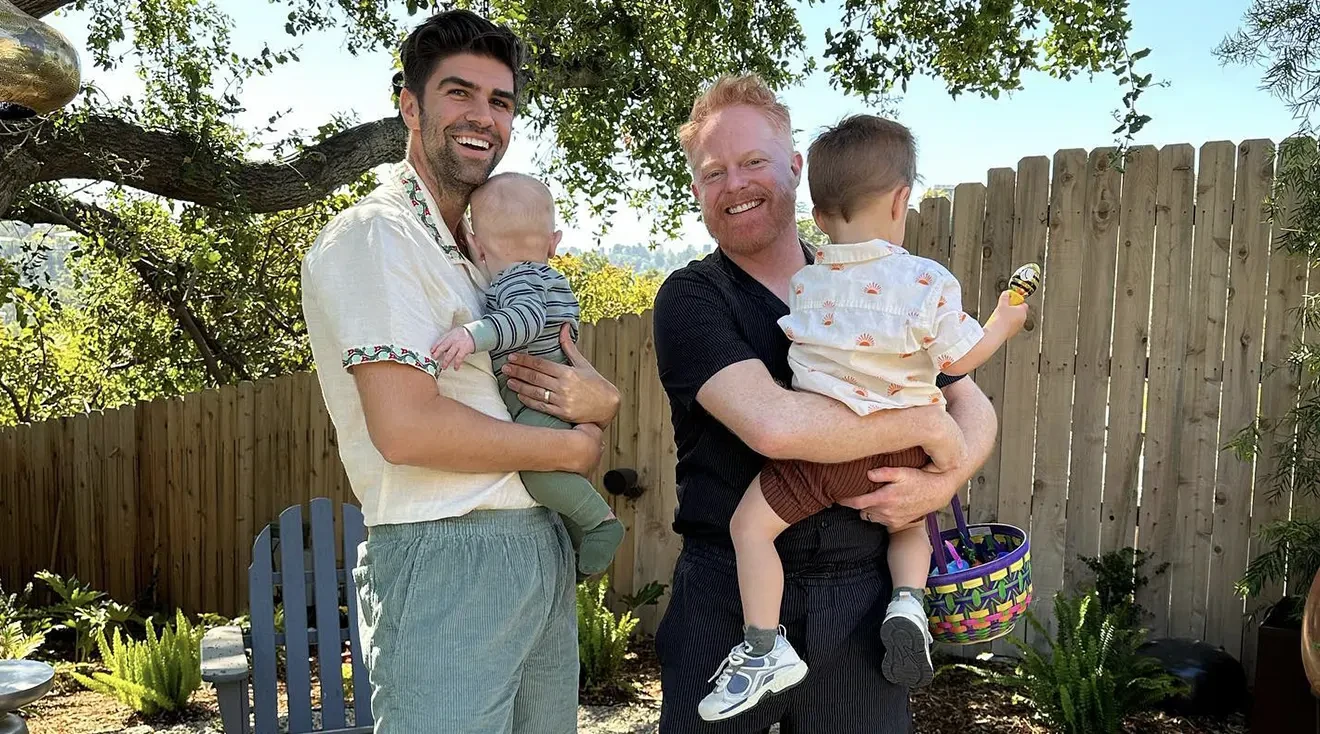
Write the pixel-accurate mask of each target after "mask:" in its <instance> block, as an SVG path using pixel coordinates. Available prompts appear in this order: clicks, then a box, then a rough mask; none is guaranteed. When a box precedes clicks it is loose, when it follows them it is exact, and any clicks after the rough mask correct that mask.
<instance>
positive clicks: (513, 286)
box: [431, 263, 550, 369]
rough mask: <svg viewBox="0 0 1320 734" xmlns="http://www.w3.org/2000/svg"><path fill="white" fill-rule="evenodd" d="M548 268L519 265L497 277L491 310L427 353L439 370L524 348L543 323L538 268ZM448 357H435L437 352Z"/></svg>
mask: <svg viewBox="0 0 1320 734" xmlns="http://www.w3.org/2000/svg"><path fill="white" fill-rule="evenodd" d="M548 267H550V266H549V265H542V264H540V263H520V264H518V265H514V266H513V267H511V268H509V269H508V270H506V271H504V272H503V273H501V274H500V276H499V277H498V278H497V279H496V281H495V283H493V284H492V285H491V287H492V288H493V289H494V291H495V304H496V307H495V309H494V310H492V311H490V312H489V313H487V314H486V315H485V316H484V317H482V318H480V319H478V320H476V321H473V322H471V323H468V324H464V325H463V326H459V327H455V328H453V329H450V330H449V331H448V332H447V333H446V334H445V335H444V336H443V337H442V338H441V339H440V341H439V342H437V343H436V345H435V346H434V347H432V349H431V354H432V356H433V357H435V359H436V360H437V361H438V362H440V369H445V367H446V366H447V365H448V364H449V363H450V362H453V363H454V369H458V365H459V364H462V362H463V360H464V359H466V358H467V357H468V355H470V354H472V352H474V351H475V352H489V351H499V352H511V351H515V350H517V349H521V348H522V347H525V346H527V345H528V344H530V343H531V342H532V340H533V339H535V338H536V337H537V336H538V335H539V334H540V333H541V331H542V330H543V329H545V324H546V320H547V318H548V317H547V307H546V300H545V298H546V282H545V278H544V277H543V276H542V274H541V270H540V269H541V268H548ZM442 348H444V349H448V350H449V353H441V354H439V355H437V351H438V350H442Z"/></svg>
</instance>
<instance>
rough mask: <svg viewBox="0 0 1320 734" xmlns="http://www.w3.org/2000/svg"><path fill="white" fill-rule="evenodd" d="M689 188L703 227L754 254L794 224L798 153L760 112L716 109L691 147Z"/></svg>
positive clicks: (727, 245) (740, 251)
mask: <svg viewBox="0 0 1320 734" xmlns="http://www.w3.org/2000/svg"><path fill="white" fill-rule="evenodd" d="M692 167H693V173H692V176H693V182H692V192H693V194H695V195H696V197H697V201H698V202H700V204H701V213H702V218H703V219H704V220H705V222H706V228H707V229H708V230H709V231H710V234H711V236H712V237H714V238H715V241H716V242H718V243H719V245H720V247H721V248H723V249H724V250H726V251H728V252H730V253H732V254H737V255H752V254H755V253H757V252H760V251H761V250H762V249H764V248H766V247H768V246H769V245H771V244H773V243H774V242H775V241H776V240H777V239H778V238H779V237H782V236H783V234H784V231H785V230H786V229H794V231H795V227H796V224H795V222H796V219H795V217H796V201H797V185H798V181H799V180H800V175H801V172H802V157H801V155H799V154H797V153H794V152H793V150H792V140H791V138H788V136H787V134H786V133H784V132H783V131H782V130H779V129H778V128H776V127H775V125H774V123H772V122H771V121H770V119H769V118H767V117H766V115H765V114H763V113H762V112H760V111H759V110H757V109H755V108H752V107H747V106H742V105H737V106H731V107H726V108H724V109H721V110H719V111H718V112H715V113H714V114H712V115H711V116H710V118H709V119H707V120H706V121H705V122H704V123H703V124H702V127H701V130H700V132H699V133H698V134H697V136H696V137H695V138H694V140H693V145H692Z"/></svg>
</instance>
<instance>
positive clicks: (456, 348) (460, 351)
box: [431, 326, 477, 371]
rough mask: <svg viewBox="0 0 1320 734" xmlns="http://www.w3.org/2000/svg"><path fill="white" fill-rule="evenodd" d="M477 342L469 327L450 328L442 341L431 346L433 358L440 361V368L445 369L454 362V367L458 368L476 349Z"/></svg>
mask: <svg viewBox="0 0 1320 734" xmlns="http://www.w3.org/2000/svg"><path fill="white" fill-rule="evenodd" d="M476 349H477V343H476V342H474V341H472V335H471V334H469V333H468V330H467V329H464V328H463V327H461V326H460V327H458V328H455V329H450V330H449V333H447V334H445V335H444V336H443V337H441V338H440V341H438V342H436V343H435V346H433V347H431V358H432V359H434V360H435V361H436V362H439V363H440V369H441V370H442V371H443V370H444V369H446V368H447V367H449V365H450V364H451V363H452V364H453V365H454V369H455V370H458V368H459V366H460V365H462V364H463V360H465V359H467V358H468V355H470V354H472V352H474V351H476Z"/></svg>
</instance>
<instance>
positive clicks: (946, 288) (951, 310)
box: [926, 271, 985, 369]
mask: <svg viewBox="0 0 1320 734" xmlns="http://www.w3.org/2000/svg"><path fill="white" fill-rule="evenodd" d="M938 293H939V295H938V296H937V298H938V301H937V302H936V305H935V318H934V321H933V323H932V325H931V329H930V336H929V337H927V338H928V339H929V340H930V341H929V343H928V344H926V353H927V354H929V355H930V358H931V361H932V362H934V363H935V368H936V369H944V368H945V367H946V366H947V365H949V364H950V363H952V362H957V361H958V360H959V359H962V358H963V356H964V355H966V354H967V352H969V351H970V350H971V349H972V347H974V346H976V344H977V342H979V341H981V338H982V337H984V336H985V330H984V329H983V328H981V324H979V323H977V321H976V319H974V318H972V317H971V316H969V315H968V314H967V312H965V311H963V308H962V285H961V284H959V283H958V279H957V278H955V277H953V274H952V273H949V272H947V271H946V272H944V273H941V274H940V278H939V290H938Z"/></svg>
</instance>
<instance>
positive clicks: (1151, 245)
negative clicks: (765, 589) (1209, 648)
mask: <svg viewBox="0 0 1320 734" xmlns="http://www.w3.org/2000/svg"><path fill="white" fill-rule="evenodd" d="M1275 156H1276V149H1275V145H1274V144H1273V143H1272V142H1271V141H1268V140H1249V141H1245V142H1242V143H1241V144H1239V145H1234V144H1232V143H1230V142H1211V143H1206V144H1204V145H1202V146H1201V147H1200V149H1199V156H1198V150H1197V149H1196V148H1194V147H1193V146H1191V145H1186V144H1179V145H1168V146H1165V147H1163V148H1159V149H1156V148H1153V147H1139V148H1136V149H1134V150H1133V151H1132V152H1131V156H1130V158H1129V160H1128V161H1127V162H1126V164H1125V165H1124V166H1123V170H1121V171H1120V170H1119V169H1117V168H1116V167H1114V166H1113V165H1111V150H1110V149H1107V148H1100V149H1096V150H1093V151H1090V152H1089V153H1088V151H1085V150H1073V149H1070V150H1061V151H1059V152H1057V153H1056V154H1055V155H1054V156H1053V159H1052V160H1051V158H1049V157H1046V156H1036V157H1028V158H1024V159H1022V160H1021V161H1020V162H1019V164H1018V167H1017V169H1016V170H1015V169H1012V168H997V169H993V170H991V171H989V172H988V175H987V178H986V182H985V183H984V184H982V183H967V184H962V185H960V186H958V187H957V188H956V189H955V191H954V196H953V200H952V201H950V200H948V199H946V198H934V199H927V200H924V201H922V202H921V203H920V207H919V209H916V210H913V211H911V212H910V214H909V220H908V231H907V237H906V240H905V243H904V244H905V246H907V247H908V248H909V249H911V250H912V251H914V252H915V253H917V254H920V255H924V256H927V257H931V258H933V259H936V260H939V261H940V262H942V263H944V264H946V265H947V266H948V267H949V268H950V269H951V270H952V271H953V273H954V274H955V275H956V276H958V278H959V279H960V280H961V282H962V284H963V296H964V307H965V308H966V309H967V310H968V311H969V312H970V313H971V314H972V315H973V316H976V317H977V318H980V319H982V320H983V319H984V318H985V317H987V316H988V315H989V314H990V311H991V310H992V309H993V307H994V303H995V300H996V298H997V296H998V294H999V293H1000V292H1001V291H1002V289H1003V288H1004V287H1005V285H1006V283H1007V278H1008V276H1009V274H1010V273H1011V272H1012V271H1013V269H1014V268H1015V267H1017V266H1018V265H1020V264H1022V263H1025V262H1030V261H1035V262H1039V263H1041V264H1042V265H1043V267H1044V273H1045V278H1044V284H1043V286H1042V288H1041V290H1040V291H1039V293H1038V294H1037V295H1035V296H1033V300H1032V303H1033V308H1034V316H1033V320H1032V322H1031V324H1030V327H1029V330H1028V331H1025V332H1023V333H1022V334H1021V335H1019V336H1018V337H1016V338H1015V339H1014V340H1013V341H1012V342H1011V343H1010V344H1009V345H1008V347H1007V348H1006V349H1005V350H1002V351H1001V352H1000V353H999V354H997V355H996V356H995V357H994V358H993V359H992V360H990V362H989V363H987V364H986V365H984V366H983V367H982V368H981V369H980V370H978V371H977V372H976V374H975V379H976V382H977V384H978V385H980V387H981V388H982V389H983V390H984V391H985V392H986V394H987V395H988V396H989V397H990V399H991V400H992V401H993V402H994V404H995V407H996V410H997V413H998V416H999V420H1000V426H999V428H1000V432H999V441H998V444H997V447H996V449H995V452H994V454H993V455H992V456H991V458H990V460H989V461H988V462H987V463H986V465H985V466H984V467H983V468H982V470H981V471H980V472H979V473H978V474H977V475H976V476H975V478H974V479H973V481H972V482H971V483H970V486H969V487H968V488H967V490H966V491H965V499H966V501H967V505H968V507H969V513H970V515H971V519H972V520H973V521H985V520H990V519H996V520H998V521H999V522H1005V523H1011V524H1014V525H1018V526H1020V527H1023V528H1028V529H1029V531H1030V536H1031V544H1032V548H1033V554H1032V557H1033V561H1034V566H1033V578H1034V584H1035V592H1036V602H1035V604H1034V605H1033V606H1034V608H1035V610H1036V612H1037V613H1038V614H1040V615H1042V618H1047V617H1048V616H1049V613H1050V609H1051V606H1052V605H1051V595H1052V594H1053V593H1054V592H1055V591H1058V590H1060V589H1065V588H1069V589H1070V588H1073V586H1074V585H1075V584H1076V583H1078V582H1080V581H1084V580H1086V579H1087V578H1088V575H1087V573H1086V569H1085V568H1084V566H1083V565H1082V564H1081V563H1080V562H1079V561H1078V556H1079V555H1095V554H1097V553H1100V552H1103V551H1107V550H1113V549H1117V548H1121V547H1124V546H1136V547H1140V548H1143V549H1146V550H1149V551H1150V552H1151V553H1153V555H1154V560H1155V562H1156V563H1159V562H1162V561H1168V562H1169V563H1170V564H1171V565H1170V568H1169V570H1168V572H1167V573H1165V574H1162V575H1158V576H1155V577H1154V578H1153V579H1152V581H1151V583H1150V585H1149V586H1148V587H1147V588H1146V589H1145V590H1144V592H1143V594H1142V596H1141V598H1140V599H1139V601H1140V602H1141V603H1142V604H1143V605H1144V606H1145V607H1146V608H1147V609H1148V610H1150V611H1151V612H1152V614H1153V619H1152V620H1151V627H1152V630H1153V634H1155V635H1166V634H1169V635H1180V636H1191V637H1197V638H1202V639H1205V640H1208V641H1210V642H1213V643H1216V644H1222V645H1223V646H1224V647H1225V648H1226V649H1227V650H1228V651H1229V652H1231V653H1232V654H1234V655H1240V656H1242V658H1243V659H1244V661H1245V662H1246V663H1247V665H1248V666H1249V667H1250V666H1252V664H1253V662H1254V647H1255V645H1254V643H1255V634H1254V628H1250V629H1249V628H1248V625H1247V623H1246V621H1245V619H1244V612H1245V611H1248V610H1247V609H1246V608H1245V605H1244V604H1243V602H1242V601H1241V600H1240V599H1239V598H1238V597H1237V596H1236V595H1235V594H1234V593H1233V588H1232V587H1233V583H1234V581H1235V580H1236V579H1237V578H1238V577H1239V576H1240V575H1241V573H1242V572H1243V570H1244V568H1245V567H1246V564H1247V561H1248V559H1249V558H1250V557H1251V555H1253V554H1254V553H1255V552H1256V549H1255V547H1254V541H1253V539H1252V533H1253V531H1255V530H1256V529H1258V528H1259V527H1260V526H1261V525H1262V524H1263V523H1266V522H1269V521H1271V520H1274V519H1277V518H1280V517H1287V516H1288V515H1289V513H1290V512H1296V511H1298V510H1303V509H1305V510H1306V511H1310V512H1314V511H1315V510H1316V509H1317V508H1315V507H1314V506H1311V507H1310V508H1303V507H1302V505H1303V500H1302V499H1301V498H1299V499H1298V501H1297V502H1296V503H1294V502H1293V500H1292V498H1290V497H1287V496H1285V497H1281V498H1279V499H1277V500H1275V501H1269V500H1267V498H1266V496H1265V492H1264V491H1262V490H1259V489H1257V485H1258V483H1260V482H1261V478H1262V477H1263V476H1265V475H1266V474H1267V473H1268V472H1269V471H1270V466H1269V463H1268V461H1261V462H1257V463H1256V464H1255V465H1253V464H1252V463H1244V462H1242V461H1239V460H1238V459H1236V458H1235V457H1234V456H1233V455H1232V454H1231V453H1230V452H1227V451H1224V450H1223V449H1222V447H1223V446H1224V444H1225V443H1227V442H1228V441H1229V440H1230V439H1231V438H1232V437H1233V435H1234V434H1235V433H1236V432H1237V431H1238V430H1239V429H1240V428H1242V427H1243V426H1246V425H1248V424H1249V423H1250V422H1251V421H1252V419H1253V417H1254V416H1256V415H1257V413H1258V411H1259V412H1260V413H1261V414H1264V415H1269V416H1279V415H1281V414H1283V413H1284V412H1285V411H1287V410H1288V409H1289V407H1291V406H1292V405H1294V404H1295V403H1296V400H1297V393H1298V375H1297V373H1296V371H1294V370H1289V369H1273V368H1274V366H1275V365H1277V364H1279V363H1280V361H1281V359H1282V357H1283V356H1284V355H1285V354H1286V353H1287V351H1288V349H1289V346H1290V343H1291V340H1292V339H1293V338H1294V337H1295V336H1296V335H1295V333H1294V325H1295V323H1296V322H1295V320H1294V316H1293V314H1292V313H1291V311H1292V309H1294V308H1295V307H1297V306H1298V305H1300V304H1301V302H1302V299H1303V296H1304V294H1305V293H1306V292H1307V269H1306V263H1305V262H1304V261H1302V260H1299V259H1295V258H1291V257H1288V256H1286V255H1285V254H1283V253H1282V252H1281V251H1279V250H1277V248H1274V247H1272V246H1271V244H1272V243H1273V242H1275V241H1276V240H1277V238H1278V237H1279V231H1278V229H1277V228H1275V229H1273V230H1272V229H1271V227H1270V225H1269V223H1268V222H1267V221H1266V220H1265V217H1264V214H1263V212H1262V209H1261V202H1262V200H1263V199H1264V198H1265V197H1266V195H1267V194H1268V192H1269V188H1270V183H1271V181H1272V177H1273V170H1274V166H1275ZM1198 158H1199V160H1198ZM651 328H652V327H651V319H650V317H649V314H648V315H646V316H642V317H639V316H626V317H623V318H621V319H618V320H610V321H604V322H601V323H598V324H595V325H594V326H591V327H587V328H584V329H583V331H582V338H581V348H582V351H583V352H584V354H586V355H587V356H588V357H589V358H590V359H591V360H592V362H593V364H595V365H596V366H597V368H599V369H600V371H601V372H602V373H603V374H604V375H606V376H607V377H609V378H610V379H612V380H613V381H614V382H615V384H617V385H618V386H619V388H620V390H621V391H622V394H623V396H624V402H623V406H622V409H621V410H620V413H619V418H618V420H617V421H616V423H615V424H614V426H613V428H612V429H611V431H610V433H609V436H608V438H609V451H608V452H607V454H606V456H605V458H604V460H603V461H602V463H601V467H600V468H599V469H598V470H597V472H596V473H595V475H594V476H593V479H594V480H596V484H597V486H600V481H599V480H600V477H601V476H602V475H603V473H604V471H606V470H607V469H609V468H613V467H625V466H626V467H633V468H635V469H637V471H638V473H639V475H640V478H641V484H642V485H643V486H645V487H646V488H647V491H645V492H644V493H643V494H642V495H641V496H640V497H639V498H638V499H636V500H625V499H622V498H614V497H610V501H611V503H612V504H613V505H614V507H615V510H616V512H617V514H618V515H619V516H620V517H621V518H622V519H623V521H624V523H625V524H626V525H627V526H628V528H629V537H628V539H627V540H626V541H625V543H624V545H623V547H622V549H621V551H620V553H619V555H618V557H617V559H616V561H615V564H614V567H613V569H612V571H611V574H612V578H613V582H614V586H615V588H616V589H617V590H619V591H621V592H632V591H635V590H636V589H638V588H640V587H641V586H643V585H645V584H646V583H647V582H650V581H653V580H659V581H661V582H668V581H669V579H670V574H671V572H672V568H673V562H674V558H675V556H676V554H677V551H678V545H679V544H678V539H677V538H676V537H675V536H674V534H673V532H672V530H671V529H670V522H671V520H672V517H673V510H674V506H675V502H676V500H675V489H674V463H675V450H674V444H673V440H672V426H671V424H670V415H669V410H668V403H667V401H666V399H665V397H664V394H663V391H662V390H661V389H660V385H659V381H658V378H657V375H656V366H655V355H654V344H653V340H652V335H651ZM1272 449H1273V447H1267V452H1266V456H1267V457H1268V456H1271V455H1272ZM322 495H324V496H329V497H333V498H337V499H341V500H345V501H352V494H351V492H350V491H349V488H348V483H347V480H346V478H345V476H344V473H343V470H342V468H341V466H340V464H339V462H338V457H337V453H336V448H335V439H334V430H333V427H332V426H331V424H330V422H329V420H328V418H327V415H326V412H325V409H324V406H323V405H322V403H321V399H320V391H319V388H318V385H317V383H316V380H315V377H314V375H311V374H297V375H292V376H289V377H287V378H282V379H278V380H273V381H265V382H259V383H255V384H251V383H245V384H242V385H239V386H230V387H225V388H222V389H220V390H214V391H208V392H204V393H200V394H195V395H187V396H184V397H182V398H171V399H162V400H156V401H153V402H150V403H142V404H138V405H136V406H128V407H124V408H119V409H116V410H108V411H104V412H97V413H94V414H92V415H87V416H78V417H73V418H66V419H60V420H53V421H48V422H46V423H42V424H39V425H33V426H23V427H18V428H10V429H5V430H3V431H0V516H2V517H6V518H9V522H8V526H9V528H10V529H11V530H10V531H8V532H6V533H3V534H0V579H2V580H3V582H4V583H5V585H6V586H7V587H11V588H12V587H13V586H15V585H16V584H18V583H21V582H24V581H26V580H27V579H28V578H30V576H31V574H32V573H33V572H34V571H36V570H38V569H40V568H51V569H54V570H56V571H59V572H62V573H77V574H78V576H79V578H81V579H84V580H86V581H89V582H90V583H92V584H93V585H95V586H97V587H98V588H104V589H106V590H108V591H109V592H110V593H111V594H112V595H114V596H115V597H116V598H120V599H132V598H134V597H135V596H137V595H140V594H143V593H144V592H145V593H147V595H148V596H149V598H150V599H151V600H152V601H155V602H157V603H162V604H170V605H179V606H182V607H183V608H184V609H186V610H194V611H200V610H207V611H219V612H222V613H225V614H233V613H237V612H238V611H240V610H241V609H242V608H243V607H244V605H245V602H246V594H245V589H244V578H245V576H244V572H245V569H246V565H247V562H248V557H249V553H250V547H251V541H252V538H253V537H254V536H255V534H256V532H257V531H258V529H259V528H260V526H261V525H262V524H264V523H266V522H268V521H270V520H271V519H273V518H274V517H275V516H276V514H277V513H278V511H279V510H280V509H281V508H283V507H284V506H286V505H288V504H291V503H294V502H305V501H306V500H307V499H308V498H310V497H313V496H322ZM948 522H949V521H948V520H947V519H946V521H945V523H946V526H947V523H948ZM153 582H154V584H153ZM1279 591H1280V589H1277V588H1276V589H1268V590H1267V594H1266V599H1265V600H1266V601H1268V600H1269V596H1270V595H1271V594H1277V593H1278V592H1279ZM1253 607H1254V605H1253ZM660 609H663V601H662V604H661V607H660ZM660 609H655V608H652V609H648V610H646V611H645V612H644V620H643V625H644V627H645V628H648V629H653V628H654V623H655V620H656V618H657V617H656V615H657V614H658V612H659V611H660ZM996 646H997V648H998V649H1000V650H1003V649H1005V647H1004V646H1003V645H1002V643H996Z"/></svg>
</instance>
